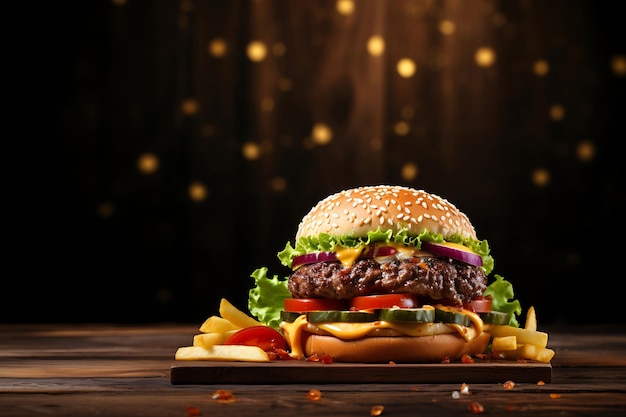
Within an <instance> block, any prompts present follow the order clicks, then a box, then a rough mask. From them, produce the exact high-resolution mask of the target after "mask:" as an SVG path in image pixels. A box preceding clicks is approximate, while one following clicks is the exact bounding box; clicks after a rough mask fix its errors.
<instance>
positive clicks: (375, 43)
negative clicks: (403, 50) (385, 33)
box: [367, 35, 385, 56]
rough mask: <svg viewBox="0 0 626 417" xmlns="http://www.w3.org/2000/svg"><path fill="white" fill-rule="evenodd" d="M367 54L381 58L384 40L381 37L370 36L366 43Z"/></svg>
mask: <svg viewBox="0 0 626 417" xmlns="http://www.w3.org/2000/svg"><path fill="white" fill-rule="evenodd" d="M367 52H368V53H369V54H370V55H372V56H381V55H382V54H383V53H384V52H385V40H384V39H383V38H382V36H378V35H375V36H372V37H371V38H369V39H368V41H367Z"/></svg>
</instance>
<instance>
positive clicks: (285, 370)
mask: <svg viewBox="0 0 626 417" xmlns="http://www.w3.org/2000/svg"><path fill="white" fill-rule="evenodd" d="M507 380H512V381H517V382H532V383H537V382H539V381H543V382H546V383H549V382H551V380H552V366H551V365H550V364H546V363H530V362H529V363H518V362H513V361H498V362H486V361H485V362H475V363H471V364H466V363H446V364H442V363H436V364H360V363H332V364H323V363H317V362H307V361H277V362H270V363H250V362H217V361H216V362H212V361H177V362H176V363H175V364H174V365H172V368H171V381H172V384H220V383H223V384H302V383H315V384H356V383H362V384H364V383H390V384H397V383H459V384H460V383H488V382H496V383H503V382H505V381H507Z"/></svg>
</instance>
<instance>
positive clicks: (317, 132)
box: [311, 123, 333, 145]
mask: <svg viewBox="0 0 626 417" xmlns="http://www.w3.org/2000/svg"><path fill="white" fill-rule="evenodd" d="M311 136H312V138H313V142H315V143H316V144H317V145H326V144H328V143H329V142H330V141H331V140H332V138H333V131H332V130H331V129H330V127H328V125H325V124H324V123H316V124H315V125H314V126H313V131H312V132H311Z"/></svg>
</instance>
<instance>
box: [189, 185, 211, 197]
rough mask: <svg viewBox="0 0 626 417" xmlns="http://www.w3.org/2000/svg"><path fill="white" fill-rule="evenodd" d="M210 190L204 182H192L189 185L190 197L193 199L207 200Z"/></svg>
mask: <svg viewBox="0 0 626 417" xmlns="http://www.w3.org/2000/svg"><path fill="white" fill-rule="evenodd" d="M208 195H209V192H208V191H207V188H206V186H205V185H204V184H202V183H201V182H192V183H191V184H190V185H189V198H190V199H191V200H192V201H202V200H206V198H207V196H208Z"/></svg>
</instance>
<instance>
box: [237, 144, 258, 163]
mask: <svg viewBox="0 0 626 417" xmlns="http://www.w3.org/2000/svg"><path fill="white" fill-rule="evenodd" d="M241 154H242V155H243V157H244V158H246V159H247V160H249V161H255V160H257V159H259V157H260V156H261V147H260V146H259V144H258V143H256V142H250V141H248V142H246V143H244V144H243V146H242V147H241Z"/></svg>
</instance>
